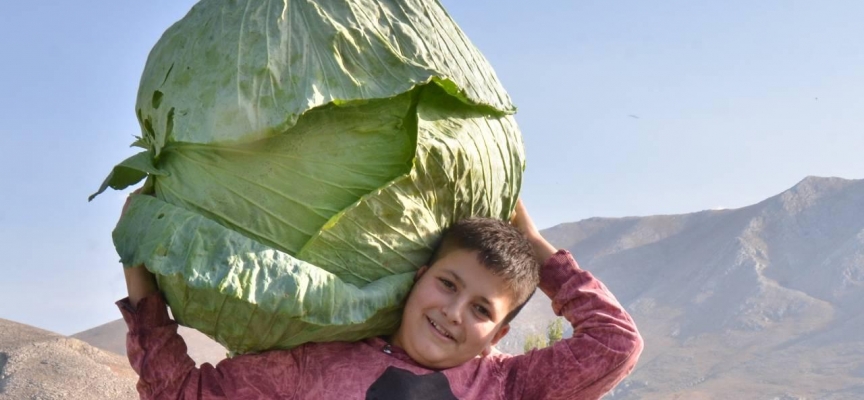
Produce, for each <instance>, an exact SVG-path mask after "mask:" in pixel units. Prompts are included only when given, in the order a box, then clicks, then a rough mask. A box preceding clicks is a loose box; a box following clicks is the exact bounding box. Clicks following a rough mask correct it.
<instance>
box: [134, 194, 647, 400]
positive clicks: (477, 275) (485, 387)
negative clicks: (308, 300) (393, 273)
mask: <svg viewBox="0 0 864 400" xmlns="http://www.w3.org/2000/svg"><path fill="white" fill-rule="evenodd" d="M429 264H430V265H429V266H424V267H422V268H421V269H420V270H418V272H417V278H416V282H415V284H414V287H413V288H412V291H411V293H410V294H409V296H408V299H407V302H406V306H405V310H404V312H403V317H402V322H401V324H400V326H399V328H398V330H397V331H396V333H395V334H394V335H393V336H392V337H389V338H370V339H366V340H364V341H360V342H352V343H347V342H330V343H307V344H305V345H302V346H299V347H297V348H294V349H292V350H285V351H278V350H277V351H270V352H265V353H261V354H256V355H242V356H237V357H234V358H232V359H227V360H223V361H222V362H220V363H219V364H218V365H217V366H216V367H213V366H212V365H210V364H204V365H202V366H201V368H200V369H196V368H195V364H194V362H193V361H192V360H191V359H190V358H189V356H188V355H187V354H186V346H185V344H184V343H183V339H182V338H181V337H180V336H179V335H177V333H176V330H177V324H176V323H175V322H174V321H172V320H170V319H169V318H168V314H167V311H166V306H165V303H164V301H163V300H162V298H161V296H160V295H159V293H158V290H157V288H156V285H155V281H154V278H153V276H152V275H151V274H150V273H149V272H147V270H146V269H145V268H144V267H143V266H136V267H133V268H126V269H125V273H126V282H127V287H128V290H129V297H128V298H127V299H123V300H120V301H119V302H117V305H118V307H120V310H121V312H122V314H123V318H124V319H125V320H126V323H127V325H128V326H129V334H128V337H127V350H128V356H129V360H130V362H131V364H132V367H133V368H134V369H135V371H136V372H138V374H139V376H140V380H139V382H138V391H139V393H140V394H141V398H143V399H181V398H182V399H222V398H226V399H339V400H349V399H382V400H388V399H400V400H401V399H429V400H432V399H436V400H437V399H532V400H533V399H596V398H600V397H601V396H602V395H603V394H604V393H606V392H607V391H608V390H610V389H611V388H612V387H613V386H614V385H615V384H617V383H618V382H619V381H620V380H621V379H623V378H624V377H625V376H626V375H627V374H628V373H629V372H630V371H631V370H632V368H633V367H634V366H635V364H636V361H637V359H638V357H639V354H640V352H641V350H642V339H641V337H640V336H639V333H638V332H637V330H636V327H635V325H634V323H633V320H632V319H631V318H630V316H629V315H628V314H627V313H626V312H625V311H624V310H623V309H622V308H621V306H620V305H619V304H618V302H617V301H616V300H615V298H614V296H613V295H612V294H611V293H610V292H609V291H608V290H607V289H606V287H605V286H604V285H603V284H602V283H601V282H600V281H598V280H596V279H594V278H593V277H592V275H591V274H590V273H588V272H586V271H583V270H581V269H579V267H578V266H577V264H576V262H575V261H574V260H573V258H572V257H571V256H570V254H569V253H568V252H567V251H566V250H556V249H555V248H554V247H553V246H552V245H551V244H549V242H547V241H546V240H545V239H544V238H543V237H542V236H541V235H540V233H539V231H538V230H537V228H536V227H535V226H534V223H533V222H532V221H531V219H530V217H529V216H528V214H527V212H526V211H525V207H524V205H523V204H522V202H521V201H520V202H519V203H518V204H517V207H516V212H515V214H514V218H513V220H512V221H511V225H508V224H507V223H505V222H501V221H496V220H490V219H469V220H465V221H460V222H459V223H457V224H455V225H454V226H453V227H451V228H450V229H448V231H447V232H446V233H445V235H444V238H443V239H442V243H441V244H440V245H439V246H438V249H437V250H436V251H435V254H434V255H433V257H432V260H430V263H429ZM538 264H539V265H542V267H541V268H540V270H539V271H538V270H537V267H538V266H539V265H538ZM538 281H539V286H540V288H541V289H542V290H543V291H544V292H545V293H546V294H547V295H548V296H549V297H550V298H551V299H552V306H553V309H554V310H555V313H556V314H558V315H563V316H564V317H566V318H567V320H568V321H569V322H570V323H571V324H572V325H573V332H574V335H573V337H572V338H569V339H565V340H561V341H559V342H557V343H555V344H554V345H552V346H551V347H548V348H545V349H542V350H535V351H531V352H530V353H528V354H525V355H520V356H510V355H504V354H501V353H494V354H493V351H492V346H494V345H495V344H496V343H497V342H498V341H499V340H500V339H501V338H502V337H504V335H506V334H507V331H508V330H509V322H510V320H511V319H512V318H513V317H514V316H515V314H516V313H517V312H518V311H519V309H521V307H522V305H524V303H525V301H527V299H528V298H529V297H530V294H531V293H533V291H534V288H535V287H536V286H537V285H538Z"/></svg>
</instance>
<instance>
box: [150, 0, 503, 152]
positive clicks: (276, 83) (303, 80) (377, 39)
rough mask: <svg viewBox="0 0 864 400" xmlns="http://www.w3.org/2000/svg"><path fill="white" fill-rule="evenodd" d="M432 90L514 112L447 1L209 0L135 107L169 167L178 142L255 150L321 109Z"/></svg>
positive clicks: (164, 56)
mask: <svg viewBox="0 0 864 400" xmlns="http://www.w3.org/2000/svg"><path fill="white" fill-rule="evenodd" d="M214 66H216V67H215V68H214ZM430 81H435V82H438V83H439V84H440V85H441V86H442V87H444V88H445V90H447V91H448V92H449V93H450V94H451V95H453V96H455V97H457V98H460V99H461V100H463V101H465V102H467V103H471V104H479V105H485V106H488V107H489V108H490V109H492V110H498V111H499V112H503V113H512V112H514V111H515V108H514V107H513V105H512V103H511V101H510V98H509V96H508V95H507V93H506V92H505V91H504V89H503V88H502V87H501V84H500V82H499V81H498V78H497V77H496V76H495V73H494V72H493V70H492V69H491V68H489V67H488V62H487V61H486V59H485V58H484V57H483V55H482V54H480V52H479V51H477V49H476V48H475V47H474V46H473V45H472V44H471V43H470V42H469V41H468V39H467V38H466V37H465V35H464V34H463V33H462V31H461V30H460V29H459V27H458V26H457V25H456V24H455V23H454V22H453V21H452V20H451V19H450V17H449V16H448V15H447V13H446V12H445V11H444V9H443V8H442V7H441V5H440V4H438V2H437V1H429V0H341V1H308V0H307V1H286V0H282V1H277V0H260V1H245V2H243V1H224V0H203V1H200V2H199V3H198V4H196V5H195V6H194V7H193V8H192V10H191V11H190V12H189V13H188V15H186V16H185V17H184V18H183V19H182V20H181V21H179V22H178V23H176V24H174V25H173V26H172V27H171V28H169V29H168V30H167V31H166V32H165V34H164V35H163V36H162V38H161V39H160V40H159V42H158V43H157V44H156V46H155V47H154V48H153V50H152V51H151V53H150V56H149V58H148V60H147V64H146V66H145V74H144V76H143V77H142V79H141V85H140V87H139V90H138V102H137V106H136V108H137V112H138V117H139V120H140V123H141V126H142V130H143V131H144V134H143V139H144V141H145V142H147V143H148V144H149V145H150V146H151V147H152V148H153V150H154V151H155V152H156V155H157V156H158V155H159V154H160V152H161V150H162V148H163V147H164V146H165V145H166V144H167V143H169V142H171V141H177V142H190V143H212V142H221V141H241V140H242V141H248V140H255V139H259V138H262V137H264V136H269V135H273V134H279V133H282V132H285V131H286V130H287V129H289V128H290V127H291V126H293V125H294V123H295V122H296V121H297V119H298V118H299V117H300V115H302V114H303V113H304V112H306V111H307V110H310V109H313V108H315V107H318V106H321V105H324V104H328V103H334V104H344V103H346V102H352V101H362V100H366V99H378V98H388V97H392V96H395V95H398V94H401V93H405V92H407V91H409V90H410V89H411V88H413V87H414V86H416V85H419V84H425V83H428V82H430Z"/></svg>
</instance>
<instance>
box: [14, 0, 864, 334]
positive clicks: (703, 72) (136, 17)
mask: <svg viewBox="0 0 864 400" xmlns="http://www.w3.org/2000/svg"><path fill="white" fill-rule="evenodd" d="M194 3H195V2H194V1H189V0H149V1H147V2H143V1H141V2H120V1H109V0H100V1H97V0H80V1H76V2H56V1H46V0H33V1H27V2H19V1H3V2H0V60H2V61H0V152H2V153H0V185H2V190H0V318H4V319H11V320H13V321H18V322H22V323H26V324H29V325H34V326H37V327H40V328H43V329H48V330H51V331H55V332H58V333H61V334H67V335H69V334H74V333H76V332H79V331H82V330H85V329H89V328H92V327H94V326H97V325H100V324H103V323H107V322H109V321H112V320H115V319H117V318H120V314H119V312H118V311H117V309H116V307H115V306H114V304H113V302H114V301H116V300H118V299H120V298H122V297H124V296H125V285H124V283H123V278H122V267H121V265H120V264H119V262H118V256H117V254H116V252H115V251H114V247H113V244H112V241H111V230H112V229H113V226H114V224H115V223H116V221H117V218H118V216H119V212H120V208H121V206H122V203H123V201H124V199H125V196H126V193H125V192H116V191H109V192H106V193H105V194H103V195H101V196H100V197H98V198H96V199H95V200H94V201H93V202H90V203H88V202H87V196H88V195H90V194H91V193H93V192H94V191H95V190H96V189H97V188H98V186H99V184H100V183H101V182H102V180H103V179H104V177H105V176H106V175H107V174H108V172H109V171H110V170H111V168H112V167H113V166H114V165H115V164H116V163H118V162H120V161H122V160H123V159H125V158H126V157H128V156H130V155H132V154H134V153H135V151H134V150H133V149H130V148H129V145H130V144H131V142H132V141H133V136H134V135H138V134H139V126H138V123H137V121H136V118H135V115H134V105H135V97H136V91H137V87H138V82H139V79H140V76H141V72H142V70H143V67H144V62H145V60H146V57H147V54H148V52H149V51H150V49H151V48H152V46H153V45H154V44H155V42H156V41H157V40H158V39H159V37H160V35H161V34H162V32H164V31H165V29H166V28H168V27H169V26H170V25H171V24H172V23H173V22H174V21H176V20H178V19H180V18H182V17H183V15H184V14H185V13H186V12H187V11H188V10H189V8H190V7H191V6H192V4H194ZM442 3H443V4H444V6H445V7H446V8H447V10H448V11H449V12H450V14H451V16H452V17H453V18H454V19H455V20H456V22H457V23H458V24H459V26H460V27H461V28H462V29H463V30H464V31H465V32H466V33H467V35H468V37H469V38H470V39H471V40H472V41H473V42H474V44H475V45H476V46H477V47H478V48H479V49H480V50H481V51H482V52H483V53H484V55H485V56H486V57H487V58H488V59H489V61H490V62H491V64H492V66H493V67H494V68H495V71H496V73H497V74H498V77H499V78H500V79H501V81H502V82H503V84H504V86H505V88H506V89H507V90H508V92H509V93H510V96H511V97H512V98H513V100H514V102H515V103H516V105H517V107H518V113H517V115H516V120H517V122H518V123H519V125H520V128H521V130H522V134H523V138H524V141H525V147H526V153H527V169H526V172H525V178H524V179H525V180H524V185H523V195H522V196H523V199H524V200H525V203H526V205H527V206H528V209H529V211H531V215H532V216H533V217H534V219H535V221H536V222H537V224H538V225H539V226H541V227H550V226H554V225H556V224H559V223H563V222H573V221H578V220H581V219H584V218H590V217H623V216H632V215H640V216H641V215H655V214H681V213H689V212H696V211H701V210H706V209H715V208H738V207H743V206H747V205H750V204H754V203H757V202H759V201H761V200H764V199H766V198H768V197H770V196H773V195H776V194H778V193H780V192H782V191H784V190H786V189H788V188H790V187H792V186H794V185H795V184H796V183H797V182H799V181H800V180H802V179H803V178H805V177H806V176H810V175H816V176H836V177H842V178H847V179H862V178H864V96H862V95H861V94H862V89H864V68H862V67H864V41H862V40H861V38H862V37H864V24H861V23H860V21H861V20H862V18H864V2H860V1H857V0H848V1H842V0H837V1H831V2H816V1H792V0H784V1H779V0H766V1H760V2H752V1H739V0H734V1H725V2H693V1H683V0H680V1H664V2H641V1H602V2H601V1H541V2H527V1H524V0H522V1H509V0H495V1H491V0H471V1H464V0H462V1H459V0H444V1H442ZM649 3H650V4H649ZM576 256H577V258H578V255H576Z"/></svg>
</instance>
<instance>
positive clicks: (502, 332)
mask: <svg viewBox="0 0 864 400" xmlns="http://www.w3.org/2000/svg"><path fill="white" fill-rule="evenodd" d="M507 332H510V324H504V325H501V328H500V329H498V332H495V336H493V337H492V341H491V342H489V344H487V345H486V347H484V348H483V352H482V353H481V354H482V355H483V357H486V356H488V355H489V354H490V353H492V346H494V345H496V344H498V342H499V341H501V339H503V338H504V336H506V335H507Z"/></svg>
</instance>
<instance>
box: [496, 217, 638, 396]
mask: <svg viewBox="0 0 864 400" xmlns="http://www.w3.org/2000/svg"><path fill="white" fill-rule="evenodd" d="M512 223H513V224H514V225H515V226H516V227H517V228H519V229H520V230H521V231H522V232H523V233H524V234H525V235H526V236H527V237H528V239H529V241H530V242H531V243H532V245H533V247H534V250H535V255H536V256H537V258H538V261H542V270H541V271H540V289H541V290H543V292H544V293H546V295H547V296H549V298H550V299H552V308H553V310H554V311H555V314H557V315H559V316H563V317H565V318H566V319H567V321H569V322H570V324H571V325H572V326H573V336H572V337H571V338H568V339H564V340H561V341H559V342H557V343H555V344H553V345H552V346H550V347H547V348H545V349H541V350H535V351H532V352H529V353H528V354H525V355H522V356H516V357H512V358H510V359H507V360H505V361H504V372H505V374H506V378H505V382H506V383H505V385H506V393H507V398H524V399H529V398H530V399H544V398H555V399H594V398H598V399H599V398H600V397H601V396H603V394H604V393H606V392H608V391H609V390H611V389H612V388H613V387H614V386H615V385H616V384H617V383H618V382H620V381H621V380H622V379H624V377H625V376H627V374H629V373H630V371H631V370H632V369H633V367H634V366H635V365H636V361H637V360H638V358H639V354H640V353H641V351H642V347H643V342H642V338H641V336H640V335H639V332H638V331H637V330H636V325H635V324H634V322H633V319H632V318H631V317H630V316H629V315H628V314H627V312H626V311H625V310H624V309H623V308H622V307H621V305H620V304H619V303H618V301H617V300H616V299H615V297H614V296H613V295H612V293H611V292H609V290H608V289H607V288H606V286H605V285H604V284H603V283H602V282H600V281H599V280H597V279H595V278H594V277H593V276H592V275H591V273H589V272H587V271H584V270H582V269H580V268H579V266H578V265H577V264H576V261H575V260H574V259H573V257H572V256H571V255H570V253H569V252H567V251H566V250H556V249H555V247H554V246H552V245H551V244H549V242H547V241H546V240H545V239H544V238H543V236H542V235H540V233H539V231H538V230H537V229H536V227H535V226H534V224H533V222H531V219H530V218H529V217H528V214H527V212H526V211H525V207H524V205H522V203H521V201H520V202H519V203H518V204H517V212H516V216H515V217H514V219H513V221H512Z"/></svg>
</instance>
